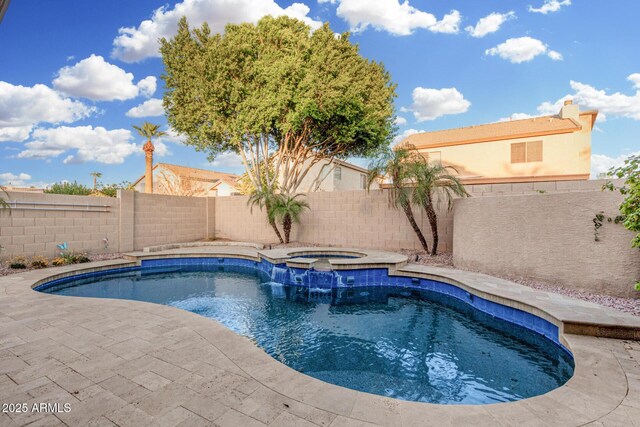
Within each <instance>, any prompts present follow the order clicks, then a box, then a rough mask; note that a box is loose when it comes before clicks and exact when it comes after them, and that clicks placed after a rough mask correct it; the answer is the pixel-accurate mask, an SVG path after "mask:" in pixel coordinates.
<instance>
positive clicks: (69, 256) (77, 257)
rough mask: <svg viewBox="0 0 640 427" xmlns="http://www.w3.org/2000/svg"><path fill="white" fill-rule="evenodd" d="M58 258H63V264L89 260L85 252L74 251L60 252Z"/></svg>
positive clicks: (80, 262)
mask: <svg viewBox="0 0 640 427" xmlns="http://www.w3.org/2000/svg"><path fill="white" fill-rule="evenodd" d="M60 259H62V260H64V263H65V264H82V263H85V262H91V260H90V259H89V257H88V256H87V254H83V253H79V252H74V251H69V252H63V253H61V254H60Z"/></svg>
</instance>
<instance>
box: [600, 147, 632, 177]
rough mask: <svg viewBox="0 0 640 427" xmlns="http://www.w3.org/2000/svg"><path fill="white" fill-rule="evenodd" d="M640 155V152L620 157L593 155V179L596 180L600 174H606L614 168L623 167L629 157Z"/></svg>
mask: <svg viewBox="0 0 640 427" xmlns="http://www.w3.org/2000/svg"><path fill="white" fill-rule="evenodd" d="M637 155H640V151H636V152H635V153H630V154H622V155H620V156H618V157H609V156H607V155H605V154H592V155H591V179H596V178H598V176H599V175H600V174H605V173H607V172H608V171H609V169H611V168H612V167H618V166H622V165H623V164H624V161H625V159H627V158H628V157H629V156H637Z"/></svg>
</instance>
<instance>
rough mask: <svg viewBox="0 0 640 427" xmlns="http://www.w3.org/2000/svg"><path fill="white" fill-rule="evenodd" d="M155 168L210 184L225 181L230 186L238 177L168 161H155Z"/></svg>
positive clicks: (140, 179)
mask: <svg viewBox="0 0 640 427" xmlns="http://www.w3.org/2000/svg"><path fill="white" fill-rule="evenodd" d="M157 168H161V169H164V170H167V171H169V172H172V173H174V174H175V175H177V176H179V177H180V178H184V179H187V180H190V181H200V182H209V183H211V185H212V186H214V185H217V184H219V183H220V182H225V183H227V184H229V185H230V186H235V185H236V181H237V180H238V178H239V176H238V175H234V174H232V173H226V172H216V171H212V170H207V169H197V168H190V167H187V166H179V165H172V164H170V163H157V164H156V165H155V166H154V167H153V170H154V171H155V170H156V169H157ZM143 179H144V175H142V176H141V177H140V178H138V180H137V181H136V182H134V184H133V185H136V184H138V183H139V182H140V181H142V180H143Z"/></svg>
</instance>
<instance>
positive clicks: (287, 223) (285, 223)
mask: <svg viewBox="0 0 640 427" xmlns="http://www.w3.org/2000/svg"><path fill="white" fill-rule="evenodd" d="M282 228H283V229H284V242H285V243H289V235H290V234H291V215H289V214H286V215H285V216H284V219H283V220H282Z"/></svg>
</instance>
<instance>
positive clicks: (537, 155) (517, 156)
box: [511, 141, 542, 163]
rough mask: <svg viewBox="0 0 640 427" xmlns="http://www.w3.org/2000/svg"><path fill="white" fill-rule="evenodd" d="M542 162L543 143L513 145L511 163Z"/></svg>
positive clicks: (517, 143)
mask: <svg viewBox="0 0 640 427" xmlns="http://www.w3.org/2000/svg"><path fill="white" fill-rule="evenodd" d="M541 161H542V141H528V142H516V143H513V144H511V163H531V162H541Z"/></svg>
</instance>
